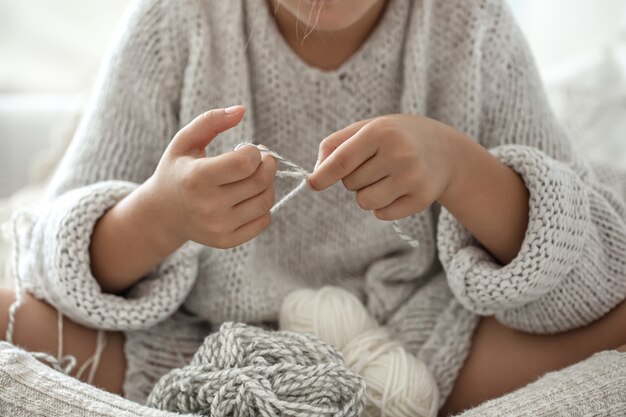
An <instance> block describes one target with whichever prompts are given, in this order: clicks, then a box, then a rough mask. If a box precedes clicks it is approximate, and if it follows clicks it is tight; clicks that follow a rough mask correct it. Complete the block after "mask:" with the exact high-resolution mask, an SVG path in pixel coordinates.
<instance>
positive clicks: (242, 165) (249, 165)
mask: <svg viewBox="0 0 626 417" xmlns="http://www.w3.org/2000/svg"><path fill="white" fill-rule="evenodd" d="M235 164H236V169H237V170H238V171H240V172H242V173H243V174H245V175H247V176H250V175H252V174H253V173H254V171H255V169H256V164H255V161H254V156H253V155H251V154H250V153H249V152H243V151H241V152H240V155H239V156H238V157H237V159H236V161H235Z"/></svg>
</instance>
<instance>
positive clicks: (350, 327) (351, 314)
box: [279, 287, 378, 350]
mask: <svg viewBox="0 0 626 417" xmlns="http://www.w3.org/2000/svg"><path fill="white" fill-rule="evenodd" d="M279 323H280V328H281V329H282V330H291V331H294V332H300V333H307V334H312V335H315V336H317V337H319V338H320V339H321V340H323V341H324V342H326V343H330V344H331V345H333V346H335V347H337V348H339V349H340V350H343V348H344V346H345V345H347V344H348V343H349V342H350V341H351V340H352V339H354V338H355V337H356V336H358V335H359V334H361V333H364V332H366V331H367V330H371V329H375V328H377V327H378V324H377V323H376V320H374V319H373V318H372V317H371V316H370V315H369V314H368V312H367V311H366V310H365V308H363V304H362V303H361V301H359V299H358V298H357V297H356V296H355V295H354V294H352V293H351V292H349V291H346V290H343V289H340V288H336V287H324V288H321V289H319V290H312V289H308V288H304V289H300V290H296V291H294V292H292V293H290V294H289V295H288V296H287V297H285V299H284V300H283V305H282V308H281V311H280V316H279Z"/></svg>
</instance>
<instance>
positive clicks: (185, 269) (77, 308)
mask: <svg viewBox="0 0 626 417" xmlns="http://www.w3.org/2000/svg"><path fill="white" fill-rule="evenodd" d="M136 187H137V185H136V184H132V183H128V182H121V181H107V182H101V183H96V184H93V185H90V186H87V187H83V188H79V189H76V190H72V191H70V192H68V193H66V194H64V195H62V196H60V197H59V198H58V199H56V200H54V201H53V202H52V203H51V204H50V205H49V206H48V207H46V209H45V210H43V211H42V212H41V214H40V216H39V218H38V219H37V221H36V223H35V226H34V229H33V231H32V235H31V239H32V242H31V244H30V245H29V246H30V247H29V248H28V250H27V251H26V250H25V251H23V252H24V253H23V255H24V256H26V259H25V261H24V262H23V264H24V266H25V267H24V268H21V270H22V269H23V270H24V271H23V272H22V274H21V275H23V276H25V277H28V281H29V283H30V284H31V285H32V287H33V292H34V294H35V295H36V296H39V297H43V298H45V299H46V301H48V302H49V303H50V304H52V305H53V306H54V307H56V308H58V309H59V310H60V311H62V312H63V313H64V314H66V315H67V316H68V317H69V318H71V319H72V320H74V321H76V322H78V323H81V324H83V325H86V326H90V327H96V328H100V329H105V330H132V329H141V328H148V327H150V326H153V325H154V324H156V323H158V322H159V321H162V320H163V319H165V318H166V317H168V316H169V315H171V314H172V313H174V311H176V310H177V309H178V307H179V306H180V305H181V303H182V302H183V301H184V299H185V297H186V295H187V294H188V292H189V290H190V289H191V286H192V285H193V282H194V280H195V278H196V275H197V269H198V256H197V255H198V251H199V245H197V244H192V243H187V244H185V245H184V246H183V247H182V248H180V249H179V250H178V251H177V252H175V253H174V254H173V255H171V256H170V257H168V258H167V259H165V260H164V261H163V262H162V263H161V264H160V265H159V266H158V267H157V268H155V269H154V270H153V271H152V272H151V273H149V274H148V275H147V276H146V277H145V278H144V279H143V280H142V281H140V282H139V283H138V284H136V285H135V286H134V287H133V288H132V289H131V290H130V291H128V292H127V295H126V296H125V297H122V296H117V295H113V294H105V293H103V292H102V290H101V288H100V286H99V285H98V283H97V281H96V279H95V277H94V276H93V275H92V273H91V262H90V254H89V246H90V241H91V236H92V233H93V229H94V227H95V225H96V223H97V221H98V220H99V219H100V218H101V217H102V216H103V215H104V213H105V212H106V211H107V210H108V209H110V208H111V207H113V206H114V205H115V204H116V203H117V202H119V201H120V200H121V199H123V198H124V197H126V196H127V195H128V194H130V193H131V192H132V191H133V190H134V189H135V188H136Z"/></svg>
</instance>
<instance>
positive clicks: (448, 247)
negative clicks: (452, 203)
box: [438, 145, 592, 315]
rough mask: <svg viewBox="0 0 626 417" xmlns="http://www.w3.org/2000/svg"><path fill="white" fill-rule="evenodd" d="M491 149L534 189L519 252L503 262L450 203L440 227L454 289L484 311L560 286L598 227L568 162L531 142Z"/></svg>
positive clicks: (533, 297) (525, 301)
mask: <svg viewBox="0 0 626 417" xmlns="http://www.w3.org/2000/svg"><path fill="white" fill-rule="evenodd" d="M491 152H492V154H493V155H494V156H496V157H497V158H498V159H500V160H501V161H502V162H503V163H504V164H506V165H508V166H509V167H511V168H512V169H513V170H514V171H515V172H517V173H518V174H519V175H520V176H521V177H522V179H523V180H524V182H525V184H526V187H527V188H528V190H529V193H530V199H529V220H528V228H527V231H526V235H525V238H524V241H523V243H522V247H521V249H520V251H519V253H518V255H517V257H516V258H515V259H513V260H512V261H511V262H510V263H509V264H508V265H506V266H502V265H500V264H499V263H498V262H497V261H496V260H495V259H494V258H493V256H492V255H491V254H490V253H488V252H487V251H486V250H485V249H484V248H483V247H482V246H480V244H479V243H478V242H477V241H476V240H475V239H474V238H473V237H472V235H471V234H470V233H469V231H468V230H467V229H466V228H465V227H463V225H461V224H460V223H459V222H458V221H457V220H456V219H455V218H454V217H453V216H452V215H451V214H450V212H448V211H447V210H446V209H445V208H444V209H442V213H441V216H440V219H439V227H438V249H439V256H440V259H441V262H442V264H443V266H444V268H445V269H446V272H447V274H448V282H449V284H450V288H451V289H452V291H453V293H454V294H455V296H456V297H457V298H458V300H459V301H460V302H461V303H462V304H463V306H465V307H466V308H467V309H469V310H471V311H474V312H475V313H477V314H481V315H492V314H495V313H498V312H500V311H503V310H507V309H512V308H517V307H521V306H524V305H526V304H528V303H530V302H532V301H535V300H537V299H539V298H540V297H542V296H543V295H545V294H546V293H548V292H549V291H551V290H553V289H554V288H555V287H557V286H558V285H559V284H560V283H561V282H562V281H563V279H564V277H566V276H567V274H568V273H569V272H570V271H571V270H572V268H574V267H575V265H576V261H577V260H578V259H579V257H580V255H581V253H582V251H583V247H584V244H585V241H586V231H587V230H589V228H590V227H591V226H592V224H591V219H590V214H589V201H588V197H587V193H586V190H585V186H584V184H583V182H582V180H581V179H580V178H579V177H578V176H577V175H576V174H575V173H574V172H573V171H572V170H571V169H570V168H569V167H568V166H567V165H566V164H564V163H562V162H559V161H555V160H553V159H551V158H550V157H548V156H547V155H545V154H544V153H542V152H541V151H539V150H537V149H535V148H532V147H527V146H520V145H507V146H501V147H498V148H495V149H493V150H491ZM502 198H506V196H502Z"/></svg>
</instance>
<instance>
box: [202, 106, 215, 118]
mask: <svg viewBox="0 0 626 417" xmlns="http://www.w3.org/2000/svg"><path fill="white" fill-rule="evenodd" d="M216 113H217V110H215V109H211V110H209V111H205V112H204V113H202V119H203V120H211V119H213V118H215V116H216Z"/></svg>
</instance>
